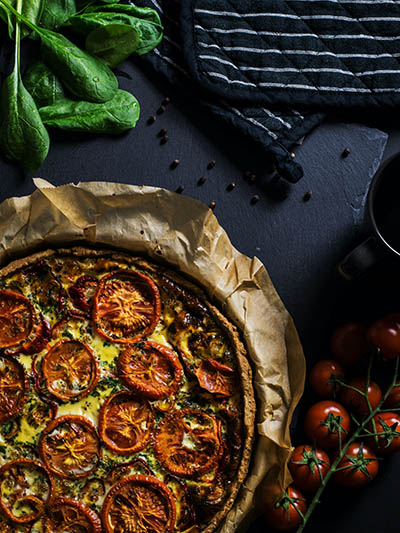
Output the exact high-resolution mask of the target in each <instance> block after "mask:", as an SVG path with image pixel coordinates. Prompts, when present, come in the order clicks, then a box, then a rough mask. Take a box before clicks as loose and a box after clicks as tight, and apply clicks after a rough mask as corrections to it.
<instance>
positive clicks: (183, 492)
mask: <svg viewBox="0 0 400 533" xmlns="http://www.w3.org/2000/svg"><path fill="white" fill-rule="evenodd" d="M165 483H166V484H167V486H168V488H169V489H170V490H171V492H172V494H173V495H174V500H175V508H176V523H175V531H179V533H185V532H186V531H188V530H189V531H190V530H191V528H192V527H193V526H194V525H195V523H196V513H195V510H194V507H193V503H192V499H191V497H190V494H189V490H188V488H187V486H186V484H185V481H183V480H182V479H177V478H176V477H173V476H171V475H170V474H168V475H167V476H166V478H165Z"/></svg>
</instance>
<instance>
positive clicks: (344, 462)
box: [334, 442, 378, 488]
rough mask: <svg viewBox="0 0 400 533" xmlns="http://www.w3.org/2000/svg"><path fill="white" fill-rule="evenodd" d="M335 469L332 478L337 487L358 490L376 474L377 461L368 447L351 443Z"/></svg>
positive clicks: (358, 443)
mask: <svg viewBox="0 0 400 533" xmlns="http://www.w3.org/2000/svg"><path fill="white" fill-rule="evenodd" d="M337 469H338V471H336V472H335V473H334V478H335V480H336V482H337V483H338V484H339V485H342V487H347V488H359V487H363V486H364V485H367V484H368V483H370V481H372V480H373V479H374V477H375V476H376V474H377V473H378V460H377V458H376V455H375V453H374V452H373V451H372V450H371V448H370V447H369V446H366V445H365V444H362V443H360V442H353V443H352V444H350V446H349V447H348V449H347V451H346V454H345V456H344V457H343V458H342V459H341V461H339V463H338V465H337ZM339 469H341V470H339Z"/></svg>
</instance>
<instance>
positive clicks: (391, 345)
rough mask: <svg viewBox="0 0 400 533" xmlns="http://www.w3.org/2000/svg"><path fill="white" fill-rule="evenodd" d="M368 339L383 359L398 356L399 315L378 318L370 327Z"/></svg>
mask: <svg viewBox="0 0 400 533" xmlns="http://www.w3.org/2000/svg"><path fill="white" fill-rule="evenodd" d="M368 339H369V341H370V342H371V344H373V345H374V346H375V347H376V348H379V350H380V353H381V354H382V356H383V357H384V358H385V359H393V358H395V357H397V356H398V355H400V313H393V314H391V315H386V316H384V317H383V318H380V319H379V320H377V321H376V322H374V323H373V324H372V326H370V328H369V330H368Z"/></svg>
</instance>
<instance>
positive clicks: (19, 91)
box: [0, 0, 50, 172]
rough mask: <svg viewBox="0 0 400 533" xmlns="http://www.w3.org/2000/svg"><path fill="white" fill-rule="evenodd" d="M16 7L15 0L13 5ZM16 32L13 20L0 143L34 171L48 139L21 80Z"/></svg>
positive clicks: (9, 154) (8, 154) (1, 99)
mask: <svg viewBox="0 0 400 533" xmlns="http://www.w3.org/2000/svg"><path fill="white" fill-rule="evenodd" d="M20 8H21V0H18V2H17V9H18V10H19V9H20ZM18 12H19V11H17V13H18ZM20 32H21V30H20V24H19V22H16V24H15V32H14V34H15V62H14V69H13V71H12V73H11V74H10V76H8V78H7V79H6V80H5V82H4V84H3V87H2V91H1V97H0V146H1V148H2V151H3V154H4V155H5V157H7V158H8V159H11V160H12V161H19V162H20V163H21V164H22V166H23V167H24V168H25V169H26V170H29V171H32V172H34V171H35V170H37V169H38V168H39V167H40V165H41V164H42V162H43V161H44V159H45V158H46V156H47V153H48V151H49V147H50V139H49V134H48V133H47V130H46V128H45V127H44V125H43V122H42V120H41V118H40V115H39V111H38V109H37V107H36V104H35V102H34V100H33V98H32V96H31V95H30V94H29V92H28V91H27V90H26V89H25V87H24V85H23V83H22V79H21V73H20V39H21V33H20Z"/></svg>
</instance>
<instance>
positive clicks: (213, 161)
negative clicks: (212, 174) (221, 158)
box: [207, 159, 216, 170]
mask: <svg viewBox="0 0 400 533" xmlns="http://www.w3.org/2000/svg"><path fill="white" fill-rule="evenodd" d="M215 163H216V161H215V159H212V160H211V161H210V162H209V163H208V165H207V168H208V170H211V169H212V168H214V167H215Z"/></svg>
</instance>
